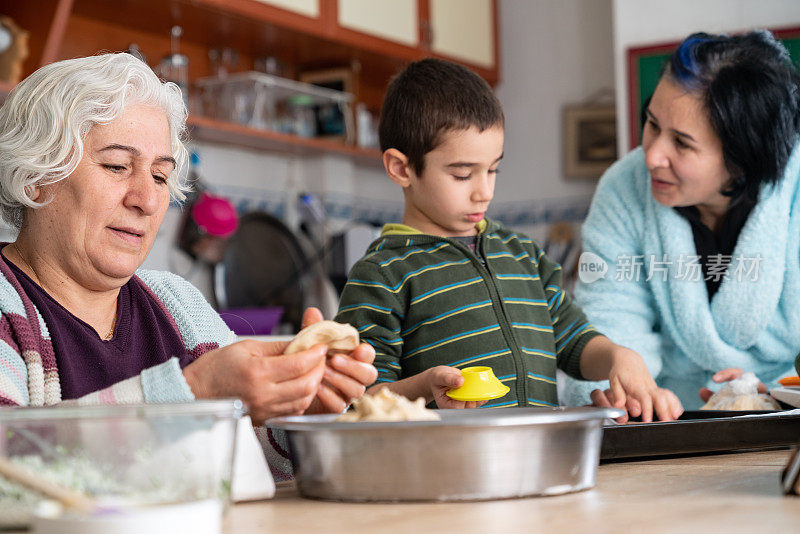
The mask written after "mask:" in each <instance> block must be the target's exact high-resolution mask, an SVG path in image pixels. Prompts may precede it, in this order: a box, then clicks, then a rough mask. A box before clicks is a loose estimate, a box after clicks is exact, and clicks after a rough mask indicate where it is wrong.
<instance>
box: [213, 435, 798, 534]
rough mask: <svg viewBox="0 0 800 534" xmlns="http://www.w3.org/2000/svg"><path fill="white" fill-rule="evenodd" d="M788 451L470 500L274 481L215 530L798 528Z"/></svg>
mask: <svg viewBox="0 0 800 534" xmlns="http://www.w3.org/2000/svg"><path fill="white" fill-rule="evenodd" d="M788 456H789V451H787V450H779V451H762V452H749V453H738V454H725V455H713V456H700V457H691V458H670V459H661V460H649V461H639V462H625V463H611V464H604V465H601V466H600V468H599V471H598V473H597V485H596V486H595V488H594V489H591V490H588V491H583V492H580V493H573V494H569V495H561V496H556V497H539V498H528V499H511V500H503V501H488V502H472V503H405V504H351V503H337V502H324V501H314V500H308V499H303V498H300V497H298V496H297V493H296V491H295V490H294V488H292V487H283V488H279V490H278V494H277V496H276V498H275V499H273V500H270V501H263V502H258V503H247V504H237V505H235V506H233V507H232V508H231V509H230V510H229V511H228V514H227V516H226V518H225V523H224V528H223V532H224V533H225V534H233V533H236V534H240V533H241V534H247V533H257V532H258V533H277V534H304V533H308V534H312V533H313V534H335V533H346V534H357V533H362V532H363V533H373V532H390V533H414V534H440V533H455V534H465V533H473V532H474V533H481V534H492V533H495V532H497V533H512V532H545V531H546V532H548V533H551V532H578V533H581V534H586V533H590V532H591V533H594V532H614V533H619V532H643V533H644V532H647V533H651V532H656V533H658V532H670V533H672V532H701V533H703V534H711V533H715V532H722V533H725V534H730V533H734V532H747V533H753V532H770V533H775V534H778V533H784V532H785V533H788V532H798V531H800V498H798V497H788V496H783V495H782V493H781V490H780V472H781V469H782V468H783V466H784V464H785V463H786V461H787V459H788Z"/></svg>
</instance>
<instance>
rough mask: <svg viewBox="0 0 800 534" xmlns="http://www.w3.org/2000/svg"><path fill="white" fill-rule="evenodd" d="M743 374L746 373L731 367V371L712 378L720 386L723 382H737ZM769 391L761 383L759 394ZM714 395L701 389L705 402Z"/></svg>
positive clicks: (724, 370)
mask: <svg viewBox="0 0 800 534" xmlns="http://www.w3.org/2000/svg"><path fill="white" fill-rule="evenodd" d="M743 373H744V371H742V370H741V369H739V368H738V367H731V368H729V369H723V370H722V371H719V372H718V373H716V374H715V375H714V376H712V377H711V380H713V381H714V382H716V383H717V384H720V383H722V382H730V381H731V380H736V379H737V378H740V377H741V376H742V374H743ZM767 391H768V389H767V386H765V385H764V383H763V382H759V383H758V392H759V393H767ZM713 394H714V392H713V391H711V390H710V389H708V388H700V392H699V395H700V399H701V400H702V401H703V402H708V399H710V398H711V395H713Z"/></svg>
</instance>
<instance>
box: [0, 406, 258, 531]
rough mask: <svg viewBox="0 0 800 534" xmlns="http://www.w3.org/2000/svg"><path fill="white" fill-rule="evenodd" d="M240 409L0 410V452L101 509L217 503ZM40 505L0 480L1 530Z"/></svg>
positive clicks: (226, 482) (21, 522) (222, 496)
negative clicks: (93, 501)
mask: <svg viewBox="0 0 800 534" xmlns="http://www.w3.org/2000/svg"><path fill="white" fill-rule="evenodd" d="M242 413H243V406H242V403H241V401H239V400H235V399H228V400H214V401H197V402H193V403H185V404H142V405H103V406H71V407H42V408H38V407H33V408H31V407H27V408H8V409H0V454H1V455H3V456H5V457H7V458H10V459H11V460H12V461H13V463H14V464H15V465H17V466H19V467H22V468H23V469H25V470H26V471H28V472H29V473H31V474H33V475H35V476H39V477H41V478H45V479H48V480H53V481H54V482H55V483H56V484H58V485H60V486H62V487H65V488H70V489H71V490H73V491H78V492H81V493H83V494H84V495H90V496H91V497H92V498H94V499H97V500H98V501H100V502H101V506H102V507H103V508H106V506H105V504H104V503H106V502H111V501H113V502H123V503H133V504H136V505H137V506H147V505H151V504H158V505H160V504H163V503H185V502H194V501H198V500H208V499H211V500H214V501H217V502H218V503H220V508H221V505H222V504H224V503H226V502H227V501H228V499H229V497H230V495H229V492H230V481H231V468H232V464H233V449H234V442H235V435H236V422H237V421H238V419H239V417H240V416H241V415H242ZM39 502H41V498H40V496H39V494H38V493H34V492H31V491H27V490H25V489H24V488H22V487H20V486H19V485H18V484H15V483H13V482H11V481H7V480H5V479H0V528H2V527H6V528H8V527H11V526H15V527H18V526H25V525H27V524H28V523H29V522H30V520H31V517H32V514H33V511H34V509H35V508H36V507H37V505H38V504H39ZM126 506H127V504H126ZM112 507H114V505H112Z"/></svg>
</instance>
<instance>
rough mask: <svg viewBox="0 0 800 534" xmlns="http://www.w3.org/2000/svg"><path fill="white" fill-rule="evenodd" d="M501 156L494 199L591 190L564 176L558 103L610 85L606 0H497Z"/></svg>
mask: <svg viewBox="0 0 800 534" xmlns="http://www.w3.org/2000/svg"><path fill="white" fill-rule="evenodd" d="M499 11H500V37H501V39H500V57H501V71H500V78H501V83H500V84H499V85H498V88H497V95H498V97H499V98H500V101H501V102H502V104H503V108H504V110H505V115H506V144H505V159H504V161H503V164H502V166H501V175H500V177H499V179H498V182H497V191H496V193H495V198H496V201H495V202H499V203H502V202H504V201H511V200H517V201H518V200H523V199H530V200H531V201H535V202H537V203H538V202H541V201H542V200H544V199H554V198H557V199H564V198H570V197H576V196H577V197H587V196H591V194H592V192H593V191H594V186H595V181H594V180H574V179H571V180H568V179H565V178H564V172H563V164H562V159H563V151H562V137H563V132H562V124H561V122H562V109H563V107H564V106H565V105H567V104H573V103H579V102H582V101H584V100H585V99H587V98H588V97H590V96H592V95H593V94H594V93H596V92H597V91H599V90H601V89H604V88H606V89H613V86H614V75H613V72H614V63H613V55H612V50H613V47H612V23H611V0H558V1H553V0H499Z"/></svg>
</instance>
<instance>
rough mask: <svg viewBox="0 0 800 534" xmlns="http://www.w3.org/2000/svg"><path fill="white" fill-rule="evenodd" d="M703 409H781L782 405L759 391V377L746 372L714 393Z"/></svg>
mask: <svg viewBox="0 0 800 534" xmlns="http://www.w3.org/2000/svg"><path fill="white" fill-rule="evenodd" d="M700 409H701V410H731V411H740V410H780V409H781V407H780V405H779V404H778V403H777V402H775V400H774V399H773V398H772V397H770V396H769V395H765V394H763V393H759V392H758V378H756V375H754V374H753V373H744V374H743V375H742V376H740V377H739V378H737V379H735V380H731V381H730V382H725V385H723V386H722V388H721V389H720V390H719V391H717V392H716V393H714V394H713V395H712V396H711V398H710V399H708V402H707V403H706V404H705V406H703V407H702V408H700Z"/></svg>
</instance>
